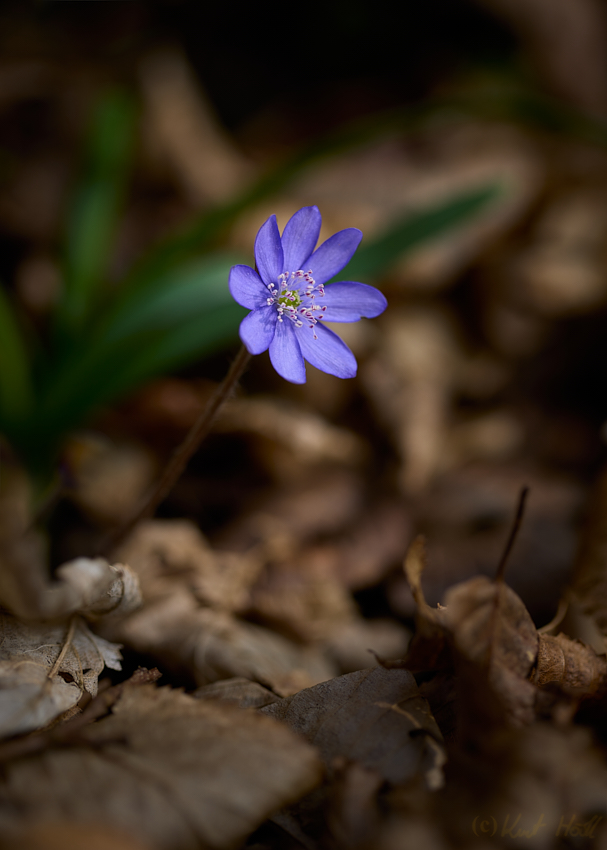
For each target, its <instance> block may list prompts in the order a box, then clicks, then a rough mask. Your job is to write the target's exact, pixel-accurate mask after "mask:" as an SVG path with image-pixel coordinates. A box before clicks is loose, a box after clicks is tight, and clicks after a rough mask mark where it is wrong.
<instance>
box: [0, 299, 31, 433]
mask: <svg viewBox="0 0 607 850" xmlns="http://www.w3.org/2000/svg"><path fill="white" fill-rule="evenodd" d="M32 403H33V391H32V384H31V375H30V364H29V360H28V355H27V350H26V346H25V342H24V340H23V336H22V333H21V330H20V328H19V322H18V321H17V317H16V315H15V312H14V310H13V307H12V304H11V302H10V300H9V298H8V296H7V294H6V292H5V291H4V289H3V288H2V287H0V416H1V418H2V421H3V423H5V424H6V423H11V422H14V421H16V420H19V419H22V418H23V417H24V416H26V415H27V413H28V411H29V410H30V408H31V407H32Z"/></svg>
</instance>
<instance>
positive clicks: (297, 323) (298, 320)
mask: <svg viewBox="0 0 607 850" xmlns="http://www.w3.org/2000/svg"><path fill="white" fill-rule="evenodd" d="M320 225H321V217H320V212H319V211H318V207H303V209H301V210H299V211H298V212H296V213H295V215H294V216H293V217H292V218H290V219H289V221H288V222H287V224H286V227H285V229H284V231H283V234H282V236H281V235H280V233H279V231H278V225H277V223H276V216H275V215H272V216H270V218H269V219H268V220H267V221H266V222H265V224H263V225H262V226H261V228H260V229H259V233H258V234H257V238H256V240H255V263H256V266H257V271H255V270H254V269H252V268H250V267H249V266H234V267H233V268H232V270H231V272H230V292H231V294H232V297H233V298H234V299H235V300H236V301H237V302H238V303H239V304H241V305H242V306H243V307H246V308H247V309H249V310H251V312H250V313H249V315H248V316H246V317H245V318H244V319H243V320H242V322H241V325H240V338H241V339H242V341H243V343H244V344H245V346H246V348H247V349H248V351H249V352H250V353H251V354H261V352H262V351H265V350H266V349H268V348H269V349H270V360H271V362H272V365H273V366H274V368H275V369H276V371H277V372H278V374H279V375H281V376H282V377H283V378H286V379H287V381H292V382H293V383H294V384H303V383H305V380H306V367H305V363H304V360H307V361H308V363H311V364H312V366H316V368H317V369H321V370H322V371H323V372H328V373H329V374H330V375H336V376H337V377H338V378H353V377H354V375H356V360H355V358H354V355H353V354H352V352H351V351H350V349H349V348H348V346H347V345H346V344H345V343H344V342H343V341H342V340H341V339H340V338H339V337H338V336H337V335H336V334H334V333H333V331H331V330H329V328H327V327H325V325H324V322H358V320H359V319H361V318H362V317H363V316H364V317H366V318H373V317H374V316H379V314H380V313H383V311H384V310H385V309H386V307H387V301H386V299H385V298H384V296H383V295H382V294H381V292H380V291H379V290H378V289H375V287H373V286H367V284H365V283H355V282H353V281H341V282H338V283H331V284H328V285H326V284H327V281H329V280H331V278H332V277H334V276H335V275H336V274H337V273H338V272H340V271H341V270H342V269H343V267H344V266H345V265H346V264H347V263H348V262H349V261H350V259H351V258H352V255H353V254H354V252H355V251H356V249H357V248H358V245H359V243H360V240H361V239H362V233H361V231H360V230H358V229H357V228H355V227H349V228H347V229H346V230H340V231H339V233H336V234H335V235H334V236H331V238H330V239H327V241H326V242H323V244H322V245H321V246H320V247H319V248H316V243H317V241H318V236H319V234H320ZM315 248H316V250H314V249H315Z"/></svg>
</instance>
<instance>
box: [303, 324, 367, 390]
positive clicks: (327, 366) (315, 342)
mask: <svg viewBox="0 0 607 850" xmlns="http://www.w3.org/2000/svg"><path fill="white" fill-rule="evenodd" d="M314 334H316V336H317V337H318V339H314ZM297 339H298V340H299V345H300V348H301V353H302V354H303V356H304V358H305V359H306V360H307V361H308V363H311V364H312V366H316V368H317V369H320V370H321V371H323V372H328V374H329V375H335V376H336V377H338V378H353V377H354V376H355V375H356V370H357V365H356V358H355V357H354V355H353V354H352V352H351V351H350V349H349V348H348V346H347V345H346V343H345V342H343V341H342V340H341V339H340V338H339V337H338V336H337V334H334V333H333V331H330V330H329V328H325V327H324V326H323V325H322V324H321V323H320V322H319V323H317V324H316V325H314V327H313V328H309V327H308V326H307V325H304V326H303V327H302V328H300V329H299V331H298V334H297Z"/></svg>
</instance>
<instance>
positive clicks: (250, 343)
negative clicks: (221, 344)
mask: <svg viewBox="0 0 607 850" xmlns="http://www.w3.org/2000/svg"><path fill="white" fill-rule="evenodd" d="M277 318H278V316H277V313H276V308H275V307H260V308H259V310H253V312H252V313H249V315H248V316H245V317H244V319H243V320H242V322H241V323H240V330H239V334H240V338H241V340H242V341H243V342H244V344H245V346H246V348H247V351H248V352H249V354H261V352H262V351H265V350H266V348H267V347H268V346H269V345H270V343H271V342H272V339H273V338H274V333H275V331H276V319H277Z"/></svg>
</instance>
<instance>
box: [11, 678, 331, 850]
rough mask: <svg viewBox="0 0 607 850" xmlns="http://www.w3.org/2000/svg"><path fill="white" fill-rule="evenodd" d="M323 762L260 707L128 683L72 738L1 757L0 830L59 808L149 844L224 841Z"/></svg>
mask: <svg viewBox="0 0 607 850" xmlns="http://www.w3.org/2000/svg"><path fill="white" fill-rule="evenodd" d="M321 772H322V771H321V764H320V761H319V759H318V756H317V755H316V752H315V750H314V749H313V748H312V747H310V746H309V744H307V743H306V742H304V741H302V740H301V738H299V737H298V736H296V735H293V734H292V732H291V731H290V730H288V729H286V728H285V727H284V726H283V725H281V724H279V723H275V722H274V721H272V720H270V719H269V718H267V717H262V716H260V715H258V714H255V713H254V712H249V711H242V710H240V709H236V708H232V707H231V706H227V705H225V704H218V703H216V702H213V701H204V700H196V699H193V698H192V697H189V696H186V695H185V694H183V693H181V692H179V691H174V690H171V689H169V688H155V687H154V686H151V685H143V686H140V687H137V688H126V689H125V691H124V693H123V695H122V697H121V698H120V700H119V701H118V702H117V703H116V705H115V706H114V711H113V714H112V715H111V716H110V717H108V718H106V719H104V720H101V721H100V722H98V723H95V724H93V725H91V726H89V727H87V728H86V729H84V730H83V731H82V733H81V738H80V739H79V742H78V745H75V746H72V747H70V748H62V749H59V748H57V749H49V750H46V751H45V752H43V753H42V754H40V755H38V756H37V757H30V758H27V759H20V760H17V761H12V762H8V763H7V764H6V765H5V769H4V773H3V778H2V781H1V786H2V792H1V793H2V800H3V805H2V809H1V811H0V829H1V830H2V831H3V833H4V834H6V833H7V832H11V831H12V832H17V833H18V830H19V828H20V827H21V828H23V827H22V825H23V824H24V823H27V824H28V827H31V825H34V824H41V825H43V824H45V823H49V822H56V821H57V820H59V819H65V820H72V821H76V822H80V823H103V824H105V825H106V826H108V827H109V828H116V829H119V830H124V831H126V832H128V833H130V834H132V835H133V836H135V837H138V838H140V839H141V840H142V841H144V842H146V843H148V844H149V845H150V846H151V847H153V848H158V850H196V848H199V847H200V846H201V845H202V846H204V847H208V848H217V850H220V849H221V848H233V847H236V846H239V845H240V843H241V842H242V841H243V840H244V839H245V838H246V836H247V835H248V834H249V833H251V832H252V831H253V830H254V829H256V828H257V827H258V826H259V825H260V824H261V823H262V822H263V821H264V820H265V819H266V818H267V817H268V816H269V815H270V814H271V813H272V812H273V811H275V810H276V809H278V808H279V807H280V806H283V805H285V804H288V803H291V802H293V801H295V800H297V799H299V797H301V796H302V795H303V794H305V793H307V792H308V791H310V790H311V789H312V788H313V787H314V786H315V785H316V784H317V783H318V782H319V781H320V778H321Z"/></svg>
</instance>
